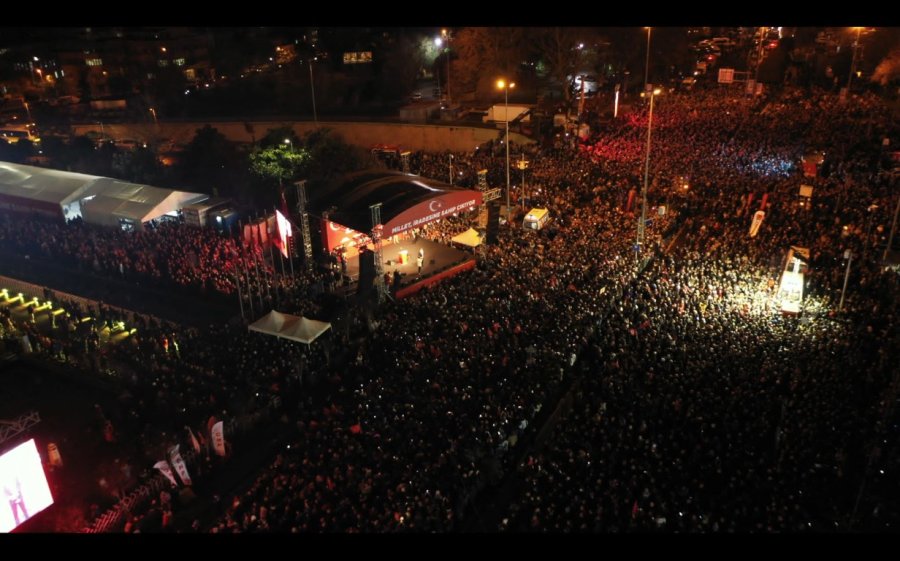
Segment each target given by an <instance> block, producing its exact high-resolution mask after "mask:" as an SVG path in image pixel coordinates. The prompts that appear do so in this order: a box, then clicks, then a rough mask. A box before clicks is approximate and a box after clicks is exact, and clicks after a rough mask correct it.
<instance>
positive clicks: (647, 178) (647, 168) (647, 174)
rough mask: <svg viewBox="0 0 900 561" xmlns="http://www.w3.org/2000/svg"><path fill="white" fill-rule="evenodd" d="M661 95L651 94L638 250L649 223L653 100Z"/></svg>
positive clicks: (638, 230)
mask: <svg viewBox="0 0 900 561" xmlns="http://www.w3.org/2000/svg"><path fill="white" fill-rule="evenodd" d="M659 93H660V90H659V89H655V90H653V91H652V92H650V115H649V118H648V119H647V157H646V160H645V162H644V186H643V188H642V189H641V219H640V222H638V227H637V245H638V248H640V247H641V246H643V245H644V229H645V225H646V222H647V186H648V184H649V181H650V134H651V132H652V131H653V99H654V98H655V97H656V96H657V95H659Z"/></svg>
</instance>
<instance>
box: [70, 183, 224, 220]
mask: <svg viewBox="0 0 900 561" xmlns="http://www.w3.org/2000/svg"><path fill="white" fill-rule="evenodd" d="M88 195H89V196H87V197H85V198H83V199H82V202H81V212H82V215H83V216H84V221H85V222H90V223H93V224H101V225H104V226H118V225H119V220H120V219H124V220H127V221H130V222H132V223H133V224H134V225H135V226H137V227H138V228H140V224H143V223H144V222H148V221H150V220H154V219H156V218H159V217H160V216H163V215H164V214H168V213H171V212H175V211H177V210H179V209H181V207H183V206H185V205H187V204H192V203H197V202H200V201H203V200H205V199H207V198H209V196H208V195H204V194H202V193H191V192H187V191H175V190H172V189H163V188H160V187H151V186H149V185H138V184H136V183H126V182H124V181H117V180H115V179H110V178H108V177H104V178H101V179H99V180H98V181H97V182H95V183H94V185H93V186H92V187H91V192H90V193H89V194H88Z"/></svg>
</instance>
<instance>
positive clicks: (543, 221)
mask: <svg viewBox="0 0 900 561" xmlns="http://www.w3.org/2000/svg"><path fill="white" fill-rule="evenodd" d="M549 221H550V211H548V210H547V209H546V208H533V209H531V210H530V211H529V212H528V214H526V215H525V220H524V221H523V222H522V226H523V227H524V228H525V229H526V230H540V229H541V228H543V227H544V226H546V225H547V222H549Z"/></svg>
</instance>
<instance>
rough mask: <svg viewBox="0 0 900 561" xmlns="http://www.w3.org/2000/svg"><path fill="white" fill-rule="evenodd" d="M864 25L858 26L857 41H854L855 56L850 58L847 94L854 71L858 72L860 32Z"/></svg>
mask: <svg viewBox="0 0 900 561" xmlns="http://www.w3.org/2000/svg"><path fill="white" fill-rule="evenodd" d="M862 29H863V28H862V27H857V28H856V42H855V43H853V56H852V57H851V59H850V75H849V76H847V95H848V96H849V95H850V83H851V82H852V81H853V73H854V72H856V53H857V52H859V34H860V33H862Z"/></svg>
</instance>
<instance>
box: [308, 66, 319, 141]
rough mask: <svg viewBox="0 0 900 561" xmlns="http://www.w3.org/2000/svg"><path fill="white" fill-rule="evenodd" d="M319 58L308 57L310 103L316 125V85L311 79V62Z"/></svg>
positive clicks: (317, 124)
mask: <svg viewBox="0 0 900 561" xmlns="http://www.w3.org/2000/svg"><path fill="white" fill-rule="evenodd" d="M317 60H319V57H312V58H311V59H309V91H310V92H312V105H313V122H315V124H316V126H317V127H318V126H319V116H318V114H317V113H316V86H315V83H314V80H313V71H312V63H313V62H315V61H317Z"/></svg>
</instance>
